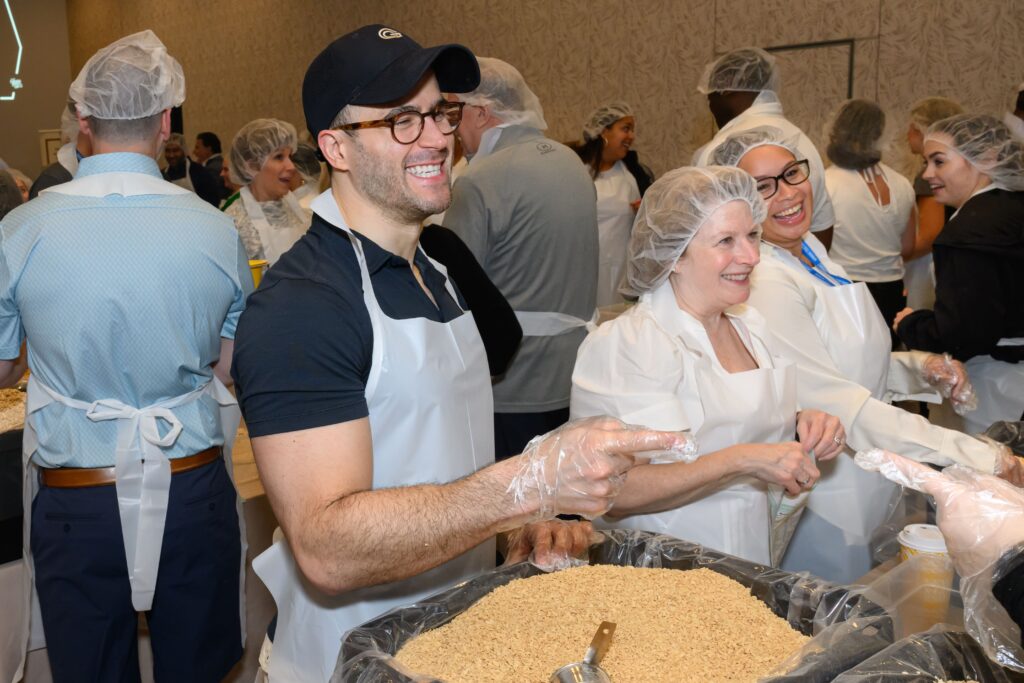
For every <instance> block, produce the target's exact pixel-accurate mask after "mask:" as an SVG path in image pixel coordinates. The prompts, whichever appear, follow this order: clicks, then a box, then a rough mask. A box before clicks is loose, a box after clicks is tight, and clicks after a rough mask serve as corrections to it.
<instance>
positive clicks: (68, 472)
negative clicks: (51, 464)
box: [40, 446, 221, 489]
mask: <svg viewBox="0 0 1024 683" xmlns="http://www.w3.org/2000/svg"><path fill="white" fill-rule="evenodd" d="M220 454H221V450H220V446H210V447H209V448H207V449H206V450H205V451H200V452H198V453H196V454H195V455H190V456H188V457H185V458H175V459H173V460H171V474H180V473H181V472H188V471H189V470H194V469H196V468H197V467H202V466H203V465H208V464H210V463H211V462H213V461H214V460H216V459H217V458H219V457H220ZM114 470H115V468H113V467H59V468H42V469H41V470H40V471H41V472H42V477H41V479H42V482H43V485H44V486H51V487H53V488H58V489H80V488H85V487H88V486H108V485H110V484H113V483H114V482H115V481H117V478H116V476H115V475H114Z"/></svg>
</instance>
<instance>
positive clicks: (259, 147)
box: [229, 119, 297, 185]
mask: <svg viewBox="0 0 1024 683" xmlns="http://www.w3.org/2000/svg"><path fill="white" fill-rule="evenodd" d="M296 137H297V136H296V134H295V126H293V125H292V124H290V123H288V122H287V121H281V120H280V119H256V120H255V121H250V122H249V123H247V124H245V125H244V126H242V128H241V130H239V131H238V132H237V133H236V134H235V139H234V140H233V141H232V142H231V154H230V157H229V160H230V166H231V171H230V173H231V180H232V182H234V183H235V184H236V185H248V184H249V183H251V182H252V181H253V179H254V178H256V174H257V173H259V172H260V169H261V168H263V164H264V163H266V161H267V158H268V157H269V156H270V155H271V154H273V153H274V152H276V151H277V150H279V149H281V148H282V147H289V148H291V149H292V150H294V149H295V145H296V142H295V140H296Z"/></svg>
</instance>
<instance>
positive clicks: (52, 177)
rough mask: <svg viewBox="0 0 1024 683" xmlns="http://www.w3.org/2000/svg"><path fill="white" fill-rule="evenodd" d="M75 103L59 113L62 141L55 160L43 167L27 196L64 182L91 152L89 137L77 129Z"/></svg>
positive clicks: (70, 103)
mask: <svg viewBox="0 0 1024 683" xmlns="http://www.w3.org/2000/svg"><path fill="white" fill-rule="evenodd" d="M74 109H75V103H74V102H68V105H67V106H66V107H65V108H64V111H63V112H62V113H61V115H60V139H61V140H62V141H63V142H64V144H63V145H62V146H61V148H60V149H58V150H57V161H55V162H53V163H52V164H50V165H49V166H47V167H46V168H44V169H43V172H42V173H40V174H39V177H38V178H36V181H35V182H34V183H32V187H31V188H30V189H29V191H28V198H29V199H35V198H36V196H37V195H38V194H39V193H40V192H42V191H43V190H45V189H46V188H48V187H53V186H54V185H59V184H61V183H66V182H67V181H69V180H71V179H72V178H73V177H74V175H75V172H76V171H77V170H78V162H79V161H81V160H82V159H84V158H85V157H87V156H89V155H90V154H92V149H90V147H89V145H90V142H89V138H88V137H87V136H85V135H83V134H82V132H81V131H80V130H78V117H77V116H75V111H74Z"/></svg>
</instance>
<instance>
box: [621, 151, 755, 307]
mask: <svg viewBox="0 0 1024 683" xmlns="http://www.w3.org/2000/svg"><path fill="white" fill-rule="evenodd" d="M737 200H738V201H744V202H746V203H747V204H748V205H749V206H750V213H751V214H752V215H753V217H754V223H755V224H760V223H761V222H762V221H763V220H764V219H765V216H766V215H767V209H766V208H765V205H764V200H763V199H761V195H760V194H758V192H757V183H756V182H755V181H754V179H753V178H752V177H751V176H750V174H748V173H747V172H746V171H741V170H740V169H738V168H728V167H724V166H707V167H704V168H694V167H692V166H687V167H683V168H677V169H675V170H673V171H669V172H668V173H666V174H665V175H663V176H662V177H660V178H658V179H657V180H656V181H654V184H653V185H651V186H650V187H649V188H648V189H647V193H646V194H644V198H643V201H642V202H641V203H640V209H639V211H637V214H636V220H634V221H633V234H632V236H630V238H629V250H628V252H627V253H628V255H629V261H628V263H627V264H626V281H625V283H624V284H623V286H622V287H621V289H620V290H619V291H621V292H622V293H623V294H625V295H627V296H639V295H641V294H643V293H644V292H649V291H651V290H652V289H654V288H655V287H657V286H658V285H660V284H661V283H663V282H664V281H665V280H666V279H667V278H668V276H669V273H670V272H672V267H673V266H674V265H675V263H676V261H678V260H679V257H680V256H682V255H683V252H684V251H686V247H687V245H689V243H690V240H692V239H693V236H694V235H696V234H697V231H698V230H700V227H701V226H702V225H704V222H705V221H707V219H708V217H709V216H711V214H713V213H714V212H715V211H716V210H717V209H718V208H719V207H721V206H723V205H724V204H726V203H728V202H732V201H737Z"/></svg>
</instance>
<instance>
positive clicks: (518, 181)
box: [444, 57, 598, 459]
mask: <svg viewBox="0 0 1024 683" xmlns="http://www.w3.org/2000/svg"><path fill="white" fill-rule="evenodd" d="M479 64H480V85H479V86H478V87H476V88H475V89H474V90H473V91H472V92H468V93H464V94H458V95H453V96H452V99H454V100H456V101H459V102H462V103H464V104H465V107H464V110H463V112H464V116H465V120H464V121H463V123H462V125H460V126H459V131H458V135H459V139H460V140H461V141H462V146H463V149H464V150H465V152H466V155H467V156H468V157H469V158H470V161H469V165H468V166H467V167H466V170H465V172H464V173H463V174H462V175H461V176H460V177H459V179H458V181H457V182H456V183H455V187H454V189H453V191H452V204H451V207H450V208H449V209H448V212H447V213H446V214H445V217H444V225H445V227H447V228H450V229H452V230H453V231H454V232H455V233H457V234H458V235H459V237H461V238H462V241H463V242H465V243H466V245H467V246H469V248H470V250H471V251H472V252H473V255H474V256H476V259H477V261H479V262H480V265H482V266H483V268H484V271H486V273H487V276H488V277H489V278H490V279H491V281H492V282H493V283H494V284H495V285H496V286H497V287H498V289H499V290H501V293H502V295H503V296H504V297H505V298H506V299H507V300H508V302H509V303H510V304H511V305H512V308H513V309H515V311H516V316H517V317H518V318H519V324H520V326H522V328H523V342H522V344H521V345H520V347H519V351H518V352H517V353H516V356H515V357H514V358H513V359H512V363H511V365H510V366H509V368H508V370H506V372H505V374H504V375H503V376H502V377H499V378H496V381H495V384H494V437H495V454H496V455H497V457H498V458H499V459H501V458H506V457H509V456H511V455H515V454H516V453H519V452H521V451H522V450H523V447H524V446H526V443H527V442H528V441H529V440H530V439H532V438H533V437H534V436H536V435H537V434H543V433H545V432H547V431H549V430H551V429H554V428H555V427H557V426H558V425H560V424H562V423H564V422H565V421H566V420H568V419H569V391H570V388H571V385H572V369H573V366H574V365H575V364H576V351H577V349H578V348H579V345H580V344H581V343H582V342H583V338H584V337H585V336H586V333H587V331H586V329H585V325H586V323H587V321H588V320H590V319H591V317H592V316H593V313H594V308H595V306H596V303H597V262H598V237H597V195H596V192H595V190H594V182H593V180H591V179H590V176H589V174H588V173H587V171H586V169H585V168H584V166H583V165H582V164H581V163H580V160H579V157H578V156H576V153H575V152H573V151H572V150H571V149H569V148H568V147H566V146H565V145H563V144H561V143H558V142H555V141H554V140H551V139H549V138H547V137H545V136H544V133H543V132H542V131H543V130H544V129H546V128H547V124H546V123H545V122H544V112H543V110H542V108H541V104H540V101H539V100H538V99H537V97H536V95H534V94H533V91H531V90H530V88H529V86H527V84H526V81H525V80H524V79H523V77H522V75H521V74H520V73H519V71H518V70H516V68H515V67H513V66H512V65H511V64H507V63H506V62H503V61H501V60H499V59H493V58H483V57H482V58H480V59H479Z"/></svg>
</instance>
